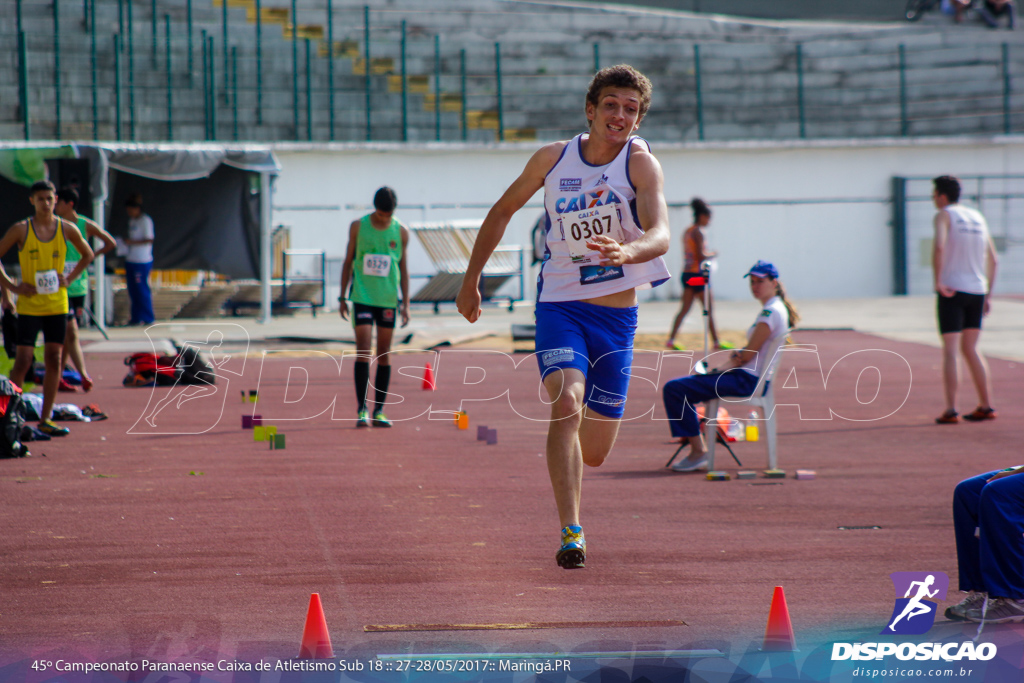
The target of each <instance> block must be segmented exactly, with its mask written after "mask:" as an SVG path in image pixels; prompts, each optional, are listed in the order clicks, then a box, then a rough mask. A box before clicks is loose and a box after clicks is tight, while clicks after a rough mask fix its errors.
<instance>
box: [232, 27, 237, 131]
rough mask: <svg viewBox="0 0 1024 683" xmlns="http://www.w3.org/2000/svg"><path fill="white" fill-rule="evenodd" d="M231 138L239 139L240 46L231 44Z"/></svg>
mask: <svg viewBox="0 0 1024 683" xmlns="http://www.w3.org/2000/svg"><path fill="white" fill-rule="evenodd" d="M231 139H232V140H237V139H238V46H237V45H232V46H231Z"/></svg>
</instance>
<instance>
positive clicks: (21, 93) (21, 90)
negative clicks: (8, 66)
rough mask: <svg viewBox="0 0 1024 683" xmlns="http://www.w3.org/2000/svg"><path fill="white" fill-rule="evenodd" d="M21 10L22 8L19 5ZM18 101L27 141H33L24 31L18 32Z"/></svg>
mask: <svg viewBox="0 0 1024 683" xmlns="http://www.w3.org/2000/svg"><path fill="white" fill-rule="evenodd" d="M18 6H19V8H20V7H21V5H20V3H19V5H18ZM18 100H19V104H20V105H21V107H20V109H21V122H22V125H23V126H24V127H25V139H26V140H31V139H32V129H31V127H30V125H29V111H28V40H27V38H26V37H25V32H24V31H18Z"/></svg>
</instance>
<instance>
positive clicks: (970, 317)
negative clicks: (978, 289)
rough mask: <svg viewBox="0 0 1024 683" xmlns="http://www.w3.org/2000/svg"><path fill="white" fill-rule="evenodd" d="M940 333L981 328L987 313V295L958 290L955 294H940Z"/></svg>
mask: <svg viewBox="0 0 1024 683" xmlns="http://www.w3.org/2000/svg"><path fill="white" fill-rule="evenodd" d="M938 297H939V302H938V310H939V333H940V334H946V333H948V332H963V331H964V330H980V329H981V318H982V317H983V316H984V315H985V295H984V294H968V293H967V292H957V293H956V294H954V295H953V296H942V295H941V294H939V295H938Z"/></svg>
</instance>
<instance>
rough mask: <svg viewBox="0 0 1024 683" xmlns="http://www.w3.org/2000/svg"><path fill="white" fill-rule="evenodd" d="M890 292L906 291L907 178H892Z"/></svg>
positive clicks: (896, 293) (895, 293) (899, 293)
mask: <svg viewBox="0 0 1024 683" xmlns="http://www.w3.org/2000/svg"><path fill="white" fill-rule="evenodd" d="M892 293H893V294H894V295H897V296H899V295H905V294H906V293H907V179H906V178H900V177H898V176H894V177H893V179H892Z"/></svg>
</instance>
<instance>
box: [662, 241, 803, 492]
mask: <svg viewBox="0 0 1024 683" xmlns="http://www.w3.org/2000/svg"><path fill="white" fill-rule="evenodd" d="M744 277H749V278H750V293H751V294H752V295H753V296H754V298H755V299H757V300H758V301H760V302H761V306H762V308H761V311H760V312H759V313H758V314H757V319H756V320H754V324H753V325H751V326H750V330H749V331H748V332H747V344H746V346H744V347H743V348H742V349H736V350H735V351H733V352H732V353H730V354H729V356H728V359H727V360H726V362H724V363H722V364H721V365H719V366H718V367H717V368H714V369H713V370H710V371H709V372H708V374H705V375H688V376H686V377H680V378H678V379H674V380H672V381H670V382H668V383H667V384H666V385H665V389H664V399H665V412H666V414H667V415H668V424H669V427H670V428H671V430H672V436H673V437H677V438H683V439H688V440H689V442H690V453H689V454H688V455H687V457H686V458H684V459H682V460H680V461H679V462H677V463H676V464H675V465H673V466H672V469H673V470H674V471H676V472H694V471H696V470H699V469H702V468H707V460H708V458H707V448H706V446H705V444H704V439H702V438H701V434H700V419H699V418H698V416H697V411H696V409H695V406H696V405H697V404H698V403H703V402H704V401H707V400H710V399H712V398H716V397H721V398H724V397H727V396H740V397H748V396H750V395H751V394H752V393H753V392H754V389H755V388H756V387H757V381H758V379H759V378H760V377H761V375H762V374H763V373H764V372H765V371H766V370H767V369H768V367H770V365H771V361H772V359H771V358H768V357H766V354H764V353H760V351H761V349H768V348H771V347H772V345H773V344H774V342H776V341H779V337H780V336H783V337H784V336H785V335H786V334H788V333H789V330H790V329H791V328H793V327H794V326H795V325H796V324H797V321H799V319H800V317H799V316H798V315H797V312H796V309H795V308H793V305H792V304H791V303H789V301H787V300H786V292H785V290H784V289H783V288H782V283H781V282H779V271H778V269H777V268H776V267H775V266H774V265H772V264H771V263H768V262H767V261H758V262H757V263H755V264H754V267H753V268H751V269H750V271H749V272H748V273H747V274H746V275H745V276H744Z"/></svg>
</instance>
